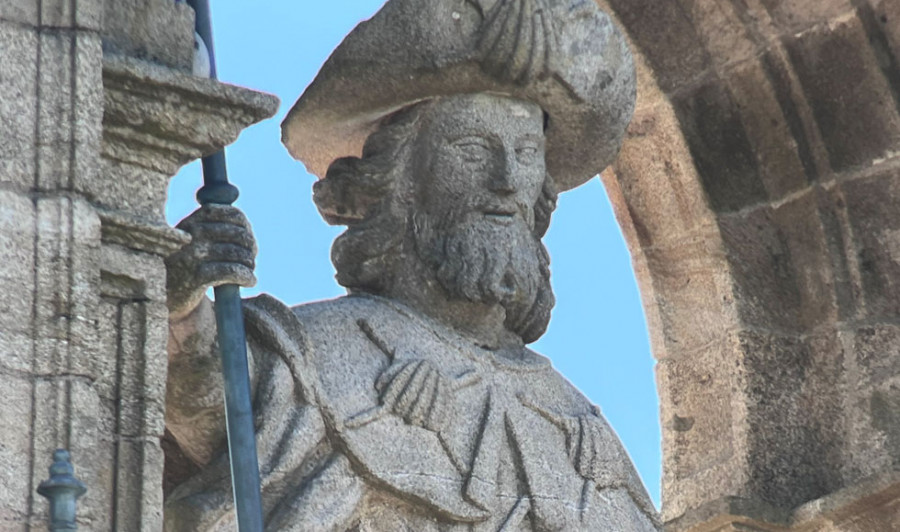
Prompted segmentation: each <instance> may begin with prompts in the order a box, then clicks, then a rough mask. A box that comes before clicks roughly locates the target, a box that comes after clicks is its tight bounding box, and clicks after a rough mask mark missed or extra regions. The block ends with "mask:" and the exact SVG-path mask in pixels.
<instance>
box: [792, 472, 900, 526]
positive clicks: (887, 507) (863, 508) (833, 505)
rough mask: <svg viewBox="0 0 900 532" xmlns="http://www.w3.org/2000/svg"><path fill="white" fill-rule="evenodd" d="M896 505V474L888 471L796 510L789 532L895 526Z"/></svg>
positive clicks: (899, 491) (899, 481)
mask: <svg viewBox="0 0 900 532" xmlns="http://www.w3.org/2000/svg"><path fill="white" fill-rule="evenodd" d="M898 503H900V471H892V472H890V473H886V474H884V475H878V476H875V477H870V478H868V479H866V480H864V481H862V482H858V483H857V484H855V485H853V486H850V487H848V488H844V489H842V490H839V491H836V492H834V493H832V494H829V495H826V496H825V497H822V498H821V499H816V500H814V501H810V502H808V503H806V504H804V505H802V506H800V507H799V508H797V509H796V510H795V511H794V515H793V518H792V519H791V521H792V523H793V525H794V526H793V528H792V530H797V531H804V532H806V531H814V530H822V529H825V528H827V527H834V528H833V529H836V530H854V531H856V530H867V529H866V528H851V527H852V526H854V525H857V526H858V525H859V524H860V523H863V522H865V523H885V522H892V523H893V522H896V519H897V518H898V516H897V512H898ZM863 526H865V525H863ZM828 529H829V530H831V529H832V528H828ZM871 530H880V529H877V528H872V529H871ZM883 530H888V529H887V528H883Z"/></svg>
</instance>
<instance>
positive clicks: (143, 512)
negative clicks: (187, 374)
mask: <svg viewBox="0 0 900 532" xmlns="http://www.w3.org/2000/svg"><path fill="white" fill-rule="evenodd" d="M126 8H127V9H126ZM127 10H131V11H128V12H129V13H132V14H139V15H140V16H137V15H135V16H134V17H131V18H128V16H126V15H127V13H126V11H127ZM126 22H127V24H126ZM129 24H130V25H129ZM192 24H193V22H192V12H191V11H190V9H189V8H187V6H185V5H184V4H175V3H173V2H170V1H168V0H165V1H164V0H153V1H149V2H124V3H123V2H106V3H104V2H103V1H102V0H66V1H51V0H12V1H7V2H2V3H0V94H3V98H2V99H0V121H2V124H3V130H2V133H0V139H2V141H0V264H2V268H0V294H2V301H0V382H2V384H3V388H4V400H3V404H2V406H0V434H2V437H0V523H2V525H0V528H2V529H3V530H12V531H15V530H35V529H37V530H40V529H43V528H44V527H45V524H44V523H45V522H46V517H47V513H46V511H47V509H46V503H45V501H44V500H43V499H42V498H41V497H39V496H38V495H37V494H36V493H35V488H36V487H37V485H38V483H39V482H40V481H41V480H43V479H44V478H45V477H46V476H47V467H48V466H49V464H50V460H51V456H52V450H53V449H55V448H57V447H64V448H67V449H69V450H71V452H72V457H73V462H74V464H75V467H76V474H77V476H78V477H79V478H80V479H82V480H83V481H84V482H85V483H86V484H87V486H88V488H89V490H90V491H89V492H88V495H87V496H86V497H84V498H83V499H82V500H81V503H80V509H79V523H80V525H81V527H82V529H84V530H112V529H118V530H159V529H161V523H162V515H161V512H162V510H161V509H162V466H163V455H162V451H161V450H160V446H159V439H160V437H161V436H162V434H163V430H164V427H163V417H164V397H165V390H164V386H165V384H164V383H165V381H166V345H165V344H166V338H167V311H166V306H165V268H164V264H163V259H164V257H165V256H166V255H167V254H168V253H170V252H171V251H173V250H175V249H177V248H178V247H179V246H180V245H182V244H183V243H184V242H185V238H186V237H185V236H184V235H182V234H181V233H180V232H178V231H175V230H173V229H171V228H169V227H168V226H166V225H165V223H164V218H163V209H164V204H165V198H166V187H167V185H168V179H169V177H170V176H171V175H172V174H174V173H175V172H176V171H177V169H178V168H179V167H180V166H181V165H182V164H184V163H186V162H188V161H190V160H192V159H195V158H197V157H199V156H200V155H202V154H205V153H209V152H211V151H213V150H215V149H217V148H219V147H221V146H224V145H225V144H228V143H230V142H232V141H233V140H234V139H235V138H236V137H237V135H238V133H239V132H240V131H241V129H243V128H244V127H246V126H248V125H250V124H252V123H254V122H256V121H258V120H260V119H263V118H266V117H268V116H271V114H273V112H274V110H275V105H276V101H275V99H274V98H272V97H268V96H264V95H260V94H257V93H254V92H252V91H249V90H246V89H239V88H235V87H228V86H225V85H223V84H220V83H217V82H214V81H209V80H199V79H195V78H192V77H190V76H189V75H188V74H186V73H185V70H186V69H187V68H189V65H190V63H189V59H190V54H191V53H192V44H193V38H192V35H193V33H192V29H191V28H192ZM115 52H117V53H119V54H126V55H130V56H131V57H127V56H126V55H118V56H117V55H113V54H114V53H115ZM136 58H138V59H136ZM143 60H152V61H154V62H155V63H150V62H146V61H143Z"/></svg>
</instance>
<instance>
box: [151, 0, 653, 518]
mask: <svg viewBox="0 0 900 532" xmlns="http://www.w3.org/2000/svg"><path fill="white" fill-rule="evenodd" d="M633 100H634V74H633V67H632V64H631V58H630V55H629V53H628V51H627V49H626V48H625V45H624V43H623V39H622V37H621V36H620V35H619V33H618V32H617V31H616V30H615V28H614V27H613V26H612V24H611V23H610V21H609V19H608V18H607V17H606V16H605V15H604V14H603V13H602V12H600V11H599V10H598V9H597V7H596V5H595V4H594V3H593V2H591V1H583V0H494V1H490V0H479V1H475V0H470V1H463V0H440V1H438V0H391V1H389V2H388V3H387V4H386V5H385V6H384V8H382V10H381V11H380V12H379V13H378V14H377V15H375V17H373V18H372V19H371V20H370V21H367V22H365V23H363V24H361V25H360V26H358V27H357V28H356V29H355V30H354V31H353V32H352V33H351V34H350V35H349V36H348V37H347V39H346V40H345V41H344V43H342V45H341V46H340V47H339V48H338V49H337V50H336V51H335V53H334V54H333V56H332V57H331V59H329V61H328V63H326V65H325V66H324V67H323V69H322V71H321V72H320V74H319V76H318V78H317V79H316V81H315V82H314V83H313V85H311V86H310V88H309V89H307V91H306V93H304V95H303V96H302V97H301V99H300V101H299V102H298V103H297V105H295V107H294V109H293V110H292V112H291V113H290V115H289V116H288V118H287V119H286V121H285V124H284V128H285V142H286V144H287V145H288V148H289V150H291V152H292V153H293V154H294V155H295V156H297V157H298V158H300V159H301V160H302V161H304V162H305V163H306V164H307V166H308V167H309V168H310V169H311V171H313V172H314V173H317V174H319V175H320V176H322V174H324V176H323V179H321V180H320V181H319V182H318V183H316V185H315V187H314V192H315V194H314V199H315V202H316V205H317V206H318V208H319V210H320V212H321V213H322V215H323V217H324V218H325V220H326V221H327V222H329V223H332V224H342V225H346V226H348V230H347V231H346V232H345V233H344V234H343V235H341V236H340V237H339V238H338V239H337V240H336V241H335V244H334V247H333V250H332V259H333V261H334V264H335V267H336V269H337V272H338V273H337V279H338V281H339V282H340V283H341V284H342V285H344V286H345V287H347V289H348V292H349V294H348V295H347V296H346V297H342V298H338V299H335V300H332V301H323V302H318V303H312V304H308V305H301V306H298V307H294V308H288V307H287V306H285V305H284V304H282V303H280V302H279V301H277V300H276V299H274V298H272V297H270V296H267V295H262V296H259V297H257V298H254V299H250V300H247V301H246V302H245V315H246V323H247V332H248V347H249V352H250V357H251V368H250V369H251V375H252V381H253V393H254V408H255V414H256V418H257V419H256V426H257V442H258V446H259V458H260V469H261V476H262V492H263V502H264V506H265V514H266V515H265V522H266V528H267V530H298V531H300V530H316V531H319V530H323V531H324V530H335V531H346V530H359V531H384V532H393V531H402V530H409V531H413V530H415V531H457V530H458V531H463V530H467V531H491V532H493V531H501V530H504V531H515V530H533V531H550V530H592V531H594V530H615V531H645V530H657V524H656V518H655V511H654V509H653V506H652V504H651V503H650V501H649V498H648V497H647V494H646V492H645V490H644V488H643V485H642V484H641V482H640V480H639V478H638V477H637V475H636V473H635V471H634V468H633V466H632V464H631V462H630V460H629V458H628V456H627V455H626V454H625V452H624V450H623V449H622V447H621V444H620V443H619V441H618V439H617V437H616V435H615V433H614V432H613V431H612V430H611V429H610V427H609V426H608V425H607V423H606V421H605V420H604V419H603V417H602V416H601V414H600V412H599V410H598V409H597V408H596V407H595V406H593V405H591V404H590V402H589V401H588V400H587V399H586V398H585V397H584V396H582V395H581V394H580V393H579V392H578V391H577V390H576V389H575V388H574V387H573V386H572V385H571V384H570V383H569V382H568V381H566V380H565V379H564V378H563V377H562V376H561V375H559V374H558V373H557V372H556V371H555V370H554V369H553V368H552V367H551V366H550V363H549V361H548V360H547V359H546V358H544V357H543V356H541V355H539V354H537V353H535V352H533V351H531V350H529V349H528V348H527V347H526V344H527V343H529V342H532V341H534V340H536V339H537V338H538V337H539V336H540V335H541V334H542V333H543V332H544V330H545V329H546V326H547V323H548V321H549V317H550V310H551V308H552V306H553V303H554V299H553V294H552V291H551V288H550V273H549V267H548V265H549V257H548V255H547V252H546V250H545V248H544V247H543V245H542V244H541V240H540V239H541V237H542V236H543V234H544V233H545V231H546V230H547V228H548V225H549V223H550V215H551V213H552V211H553V210H554V208H555V206H556V197H557V193H558V191H560V190H566V189H570V188H573V187H575V186H577V185H578V184H580V183H582V182H584V181H585V180H587V179H589V178H590V177H592V176H593V175H595V174H596V173H597V171H599V170H602V169H603V167H605V166H606V165H607V164H609V163H610V162H611V160H612V158H613V157H614V156H615V153H616V151H617V149H618V146H619V143H620V139H621V136H622V134H623V132H624V128H625V126H626V125H627V122H628V120H629V117H630V114H631V111H632V107H633ZM551 176H552V177H551ZM179 227H180V228H181V229H183V230H185V231H187V232H189V233H191V235H192V236H193V241H192V243H191V244H189V245H188V246H186V247H185V248H184V249H183V250H182V251H180V252H179V253H178V254H176V255H174V256H173V257H172V258H171V259H170V260H169V264H168V266H169V306H170V311H171V319H170V324H171V325H170V344H169V345H170V354H169V357H170V358H169V364H170V366H169V375H170V378H169V389H168V406H167V415H166V419H167V429H168V431H169V432H170V433H171V434H172V435H173V437H174V439H175V441H176V442H177V444H178V445H179V447H180V450H181V452H183V453H184V455H185V456H187V457H188V458H189V459H190V460H191V461H192V462H194V463H195V464H197V465H198V466H200V467H199V470H198V471H197V472H196V474H193V476H191V477H190V478H187V479H184V480H183V482H182V483H181V484H180V485H179V486H178V487H177V488H176V489H175V490H174V491H173V492H172V493H171V494H170V495H169V497H168V500H167V503H166V516H165V518H166V527H167V530H171V531H175V530H179V531H180V530H220V529H221V530H230V529H231V528H232V527H233V522H232V521H231V519H232V517H231V503H230V485H229V477H228V474H229V470H228V462H227V456H226V454H225V453H224V432H225V428H224V413H223V412H222V408H221V403H222V400H221V389H220V386H221V384H220V382H218V378H217V375H218V369H217V355H216V352H215V345H214V344H215V322H214V318H213V314H212V311H211V304H210V302H209V301H208V300H206V299H205V298H204V297H203V293H204V290H205V288H206V287H207V286H209V285H211V284H216V283H222V282H236V283H239V284H243V285H251V284H253V282H254V277H253V272H252V270H253V261H254V255H255V243H254V240H253V237H252V233H251V231H250V227H249V224H248V223H247V221H246V220H245V219H244V217H243V215H241V213H240V212H239V211H237V210H236V209H234V208H231V207H204V208H202V209H200V210H198V211H196V212H195V213H194V214H192V215H191V216H189V217H188V218H186V219H185V220H184V221H182V222H181V223H180V224H179Z"/></svg>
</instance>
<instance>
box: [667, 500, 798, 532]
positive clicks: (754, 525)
mask: <svg viewBox="0 0 900 532" xmlns="http://www.w3.org/2000/svg"><path fill="white" fill-rule="evenodd" d="M790 514H791V512H790V511H789V510H783V509H780V508H776V507H774V506H772V505H770V504H767V503H765V502H762V501H755V500H752V499H745V498H741V497H724V498H721V499H717V500H714V501H711V502H708V503H706V504H704V505H702V506H700V507H699V508H692V509H690V510H688V511H686V512H685V513H684V514H682V515H680V516H679V517H677V518H675V519H672V520H671V521H669V522H667V523H666V525H665V530H666V531H667V532H717V531H720V530H733V529H734V528H728V527H729V526H732V527H733V526H734V525H739V526H743V527H744V528H741V529H739V530H747V531H754V532H755V531H760V532H781V531H787V530H790V528H789V526H790V517H791V515H790Z"/></svg>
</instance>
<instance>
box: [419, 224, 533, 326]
mask: <svg viewBox="0 0 900 532" xmlns="http://www.w3.org/2000/svg"><path fill="white" fill-rule="evenodd" d="M510 222H511V223H507V224H500V223H495V222H492V221H490V220H488V219H486V218H485V215H484V214H483V213H481V212H480V211H462V210H456V211H448V212H446V213H444V214H443V215H441V216H435V215H431V214H426V213H423V212H417V213H415V214H414V215H413V227H412V232H413V236H414V239H415V246H416V252H417V254H418V256H419V258H420V259H421V260H422V261H423V263H424V264H426V265H428V266H429V267H431V268H432V269H433V270H434V275H435V278H436V279H437V281H438V282H439V283H440V285H441V286H442V287H443V288H444V290H445V291H446V292H447V294H448V295H449V296H450V297H451V298H452V299H463V300H467V301H472V302H475V303H487V304H494V303H499V304H500V305H502V306H503V308H504V309H505V310H506V313H507V320H506V321H507V323H511V322H512V323H515V322H518V321H519V317H522V316H524V315H525V314H527V313H528V312H529V310H530V309H531V307H532V305H533V304H534V302H535V298H536V297H537V294H538V290H539V288H540V287H541V283H542V281H543V279H542V275H541V264H540V260H539V258H538V257H539V253H541V247H542V246H543V244H542V243H541V242H540V240H539V239H538V238H537V237H535V236H534V233H533V232H532V231H531V228H530V227H528V224H527V223H526V222H525V221H524V220H523V218H522V216H516V217H514V218H513V219H512V220H511V221H510Z"/></svg>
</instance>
